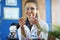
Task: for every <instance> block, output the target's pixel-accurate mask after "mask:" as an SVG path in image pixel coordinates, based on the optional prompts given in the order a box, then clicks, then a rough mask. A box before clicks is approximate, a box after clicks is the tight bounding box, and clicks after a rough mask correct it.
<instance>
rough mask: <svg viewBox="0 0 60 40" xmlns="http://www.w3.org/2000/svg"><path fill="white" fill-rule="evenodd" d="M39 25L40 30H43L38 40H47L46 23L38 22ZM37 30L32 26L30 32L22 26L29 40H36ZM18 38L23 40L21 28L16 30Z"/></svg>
mask: <svg viewBox="0 0 60 40" xmlns="http://www.w3.org/2000/svg"><path fill="white" fill-rule="evenodd" d="M39 24H40V25H41V28H42V29H43V31H41V33H40V35H39V37H40V39H45V40H47V38H48V25H47V23H46V22H43V21H42V20H39ZM37 29H38V28H37V27H36V25H33V26H32V29H31V31H30V30H29V28H28V27H27V26H26V25H24V30H25V33H26V37H27V38H31V39H32V38H33V39H35V38H38V36H37ZM18 36H19V40H25V39H22V38H24V37H23V36H22V35H21V27H20V28H19V29H18Z"/></svg>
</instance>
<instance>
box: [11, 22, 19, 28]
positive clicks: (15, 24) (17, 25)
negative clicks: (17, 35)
mask: <svg viewBox="0 0 60 40" xmlns="http://www.w3.org/2000/svg"><path fill="white" fill-rule="evenodd" d="M13 25H14V26H16V28H17V29H18V28H19V27H20V25H19V24H18V23H14V22H13V23H11V25H10V26H13Z"/></svg>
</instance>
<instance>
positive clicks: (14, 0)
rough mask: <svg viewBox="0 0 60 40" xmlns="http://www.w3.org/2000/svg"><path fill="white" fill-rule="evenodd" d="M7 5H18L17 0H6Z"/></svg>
mask: <svg viewBox="0 0 60 40" xmlns="http://www.w3.org/2000/svg"><path fill="white" fill-rule="evenodd" d="M6 5H10V6H17V0H6Z"/></svg>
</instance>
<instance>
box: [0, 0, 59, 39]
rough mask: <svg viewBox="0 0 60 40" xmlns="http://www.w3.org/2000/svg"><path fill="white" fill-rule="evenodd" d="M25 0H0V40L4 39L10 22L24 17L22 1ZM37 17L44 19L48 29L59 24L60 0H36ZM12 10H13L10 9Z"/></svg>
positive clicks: (16, 21) (52, 28) (50, 29)
mask: <svg viewBox="0 0 60 40" xmlns="http://www.w3.org/2000/svg"><path fill="white" fill-rule="evenodd" d="M25 1H26V0H13V1H12V0H0V40H6V37H7V36H8V34H9V27H10V25H11V23H13V22H15V23H18V19H19V18H21V17H22V16H23V17H25V16H26V15H25V11H24V10H25V9H24V3H25ZM37 2H38V8H39V15H38V17H39V18H40V19H42V20H43V21H46V22H47V23H48V26H49V31H52V30H54V29H55V28H56V27H57V26H56V27H55V26H53V25H60V0H37ZM11 10H14V11H11Z"/></svg>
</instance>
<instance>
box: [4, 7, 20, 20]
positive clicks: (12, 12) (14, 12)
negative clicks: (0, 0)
mask: <svg viewBox="0 0 60 40" xmlns="http://www.w3.org/2000/svg"><path fill="white" fill-rule="evenodd" d="M18 18H19V8H7V7H5V8H4V19H18Z"/></svg>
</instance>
